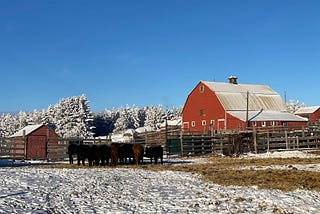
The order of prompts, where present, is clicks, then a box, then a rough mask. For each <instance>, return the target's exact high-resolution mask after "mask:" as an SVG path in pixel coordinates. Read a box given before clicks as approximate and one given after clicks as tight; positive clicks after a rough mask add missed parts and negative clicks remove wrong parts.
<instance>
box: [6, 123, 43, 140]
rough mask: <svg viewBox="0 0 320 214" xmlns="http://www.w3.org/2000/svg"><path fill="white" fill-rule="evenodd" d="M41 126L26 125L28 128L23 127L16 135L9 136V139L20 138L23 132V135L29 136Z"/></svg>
mask: <svg viewBox="0 0 320 214" xmlns="http://www.w3.org/2000/svg"><path fill="white" fill-rule="evenodd" d="M41 126H43V125H42V124H38V125H28V126H26V127H24V128H23V129H20V130H19V131H17V132H16V133H14V134H13V135H11V136H10V137H21V136H23V132H25V135H29V134H30V133H32V132H34V131H35V130H37V129H38V128H40V127H41Z"/></svg>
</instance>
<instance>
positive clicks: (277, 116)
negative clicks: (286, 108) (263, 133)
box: [227, 110, 308, 122]
mask: <svg viewBox="0 0 320 214" xmlns="http://www.w3.org/2000/svg"><path fill="white" fill-rule="evenodd" d="M227 113H229V114H231V115H232V116H234V117H236V118H239V119H240V120H242V121H244V122H245V121H246V117H247V112H246V111H227ZM248 120H249V121H256V122H258V121H285V122H307V121H308V119H306V118H303V117H300V116H298V115H294V114H291V113H289V112H278V111H264V110H260V111H249V112H248Z"/></svg>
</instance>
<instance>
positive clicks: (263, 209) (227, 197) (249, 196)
mask: <svg viewBox="0 0 320 214" xmlns="http://www.w3.org/2000/svg"><path fill="white" fill-rule="evenodd" d="M279 156H281V157H303V158H310V157H311V158H312V157H313V155H310V154H306V153H305V152H281V153H268V154H262V155H249V156H246V157H245V158H259V157H264V158H265V157H269V158H272V157H279ZM204 161H206V158H199V159H191V160H189V159H188V160H186V159H183V160H181V159H170V160H167V163H169V162H170V164H192V163H201V162H204ZM7 164H8V163H7ZM3 165H4V164H3ZM14 165H17V163H16V164H14ZM293 167H295V166H293ZM308 167H309V166H306V170H307V169H308ZM311 168H312V170H319V168H320V167H319V165H313V166H312V167H311ZM297 169H298V170H305V169H304V168H303V167H301V166H299V168H297ZM0 177H1V180H0V187H1V189H0V213H319V211H320V193H319V192H317V191H306V190H295V191H290V192H283V191H280V190H265V189H258V188H256V187H237V186H221V185H216V184H213V183H209V182H205V181H204V180H203V179H202V178H201V176H200V175H198V174H192V173H187V172H177V171H168V170H166V171H150V170H144V169H141V168H111V167H107V168H91V169H90V168H47V167H40V166H38V167H35V166H21V167H1V168H0Z"/></svg>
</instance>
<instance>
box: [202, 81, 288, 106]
mask: <svg viewBox="0 0 320 214" xmlns="http://www.w3.org/2000/svg"><path fill="white" fill-rule="evenodd" d="M201 82H202V83H203V84H205V85H206V86H207V87H208V88H209V89H210V90H212V91H213V92H214V93H215V94H216V95H217V97H218V99H219V101H220V102H221V104H222V106H223V107H224V109H225V110H226V111H241V110H242V111H246V109H247V92H248V93H249V106H248V107H249V108H248V109H249V111H260V110H261V109H264V110H267V111H277V112H289V110H288V107H287V105H286V103H285V102H284V101H283V100H282V98H281V96H280V95H279V94H278V93H276V92H275V91H273V90H272V89H271V88H270V87H269V86H268V85H258V84H231V83H223V82H209V81H201Z"/></svg>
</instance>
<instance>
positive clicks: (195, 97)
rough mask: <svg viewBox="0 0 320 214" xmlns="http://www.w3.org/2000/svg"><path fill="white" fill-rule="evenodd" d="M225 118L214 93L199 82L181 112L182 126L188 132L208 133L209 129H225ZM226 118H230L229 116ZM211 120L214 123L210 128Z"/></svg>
mask: <svg viewBox="0 0 320 214" xmlns="http://www.w3.org/2000/svg"><path fill="white" fill-rule="evenodd" d="M226 117H227V115H226V114H225V110H224V108H223V106H222V105H221V103H220V101H219V100H218V98H217V96H216V95H215V93H214V92H212V90H211V89H209V88H208V87H207V86H206V85H204V84H203V83H201V82H200V83H198V85H197V86H196V87H195V88H194V89H193V90H192V92H191V93H190V94H189V96H188V98H187V100H186V103H185V105H184V108H183V111H182V121H183V123H182V124H183V125H182V126H183V128H184V129H185V130H188V131H208V130H211V128H213V129H214V130H221V129H225V128H226V127H225V122H224V120H225V119H226ZM228 117H229V118H231V116H230V115H229V116H228ZM212 120H213V121H214V125H213V127H211V126H210V122H211V121H212ZM192 121H194V122H195V126H194V127H192ZM203 121H205V125H203ZM235 123H237V122H235ZM186 124H189V126H188V127H187V125H186ZM230 124H233V122H230Z"/></svg>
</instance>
